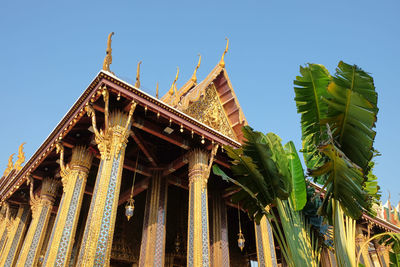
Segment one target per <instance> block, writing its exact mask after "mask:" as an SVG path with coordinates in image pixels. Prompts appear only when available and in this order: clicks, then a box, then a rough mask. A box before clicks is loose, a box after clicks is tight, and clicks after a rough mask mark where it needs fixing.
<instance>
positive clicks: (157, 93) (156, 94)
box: [156, 82, 158, 99]
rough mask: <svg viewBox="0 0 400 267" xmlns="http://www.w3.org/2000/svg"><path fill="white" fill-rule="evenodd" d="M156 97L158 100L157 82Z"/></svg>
mask: <svg viewBox="0 0 400 267" xmlns="http://www.w3.org/2000/svg"><path fill="white" fill-rule="evenodd" d="M156 97H157V99H158V82H157V87H156Z"/></svg>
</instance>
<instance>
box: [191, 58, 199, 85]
mask: <svg viewBox="0 0 400 267" xmlns="http://www.w3.org/2000/svg"><path fill="white" fill-rule="evenodd" d="M200 63H201V55H200V54H199V62H198V63H197V66H196V68H195V69H194V72H193V75H192V81H193V82H194V83H197V77H196V74H197V70H198V69H199V67H200Z"/></svg>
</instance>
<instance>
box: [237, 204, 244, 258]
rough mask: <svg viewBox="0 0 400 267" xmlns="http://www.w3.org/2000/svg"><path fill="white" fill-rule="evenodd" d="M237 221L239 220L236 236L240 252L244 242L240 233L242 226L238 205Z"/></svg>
mask: <svg viewBox="0 0 400 267" xmlns="http://www.w3.org/2000/svg"><path fill="white" fill-rule="evenodd" d="M238 219H239V234H238V240H237V242H238V247H239V248H240V251H243V248H244V243H245V242H246V240H245V239H244V236H243V233H242V225H241V224H240V209H239V204H238Z"/></svg>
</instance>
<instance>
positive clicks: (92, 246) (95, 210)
mask: <svg viewBox="0 0 400 267" xmlns="http://www.w3.org/2000/svg"><path fill="white" fill-rule="evenodd" d="M132 114H133V109H132V108H131V111H130V113H129V115H128V114H125V113H123V112H119V111H116V112H114V113H111V114H110V117H109V122H106V128H105V130H103V131H101V132H98V131H95V134H96V139H95V140H96V142H97V144H98V148H99V151H100V154H101V161H100V165H99V170H98V173H97V178H96V183H95V188H94V192H93V196H92V200H91V203H90V208H89V214H88V217H87V219H86V225H85V232H84V235H83V240H82V244H81V247H80V250H79V256H78V261H77V266H90V267H92V266H109V264H110V256H111V246H112V240H113V235H114V227H115V218H116V216H117V208H118V199H119V191H120V187H121V177H122V170H123V163H124V157H125V148H126V144H127V142H128V137H129V132H130V127H131V117H132ZM106 119H107V118H106ZM107 123H108V126H107ZM93 128H96V127H95V125H94V127H93Z"/></svg>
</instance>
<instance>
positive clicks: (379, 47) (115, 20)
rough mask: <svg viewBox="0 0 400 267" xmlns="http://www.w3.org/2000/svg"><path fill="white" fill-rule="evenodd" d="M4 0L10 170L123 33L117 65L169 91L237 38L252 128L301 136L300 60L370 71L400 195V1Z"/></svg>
mask: <svg viewBox="0 0 400 267" xmlns="http://www.w3.org/2000/svg"><path fill="white" fill-rule="evenodd" d="M87 2H88V1H64V2H62V3H61V2H60V1H25V2H24V3H22V1H3V2H2V4H1V8H0V25H1V42H0V51H1V53H2V56H1V62H0V81H1V94H2V95H1V102H0V103H1V104H0V112H1V114H2V116H1V117H0V120H1V121H0V123H1V133H0V137H1V138H0V147H1V150H0V171H1V173H2V172H3V171H4V169H5V167H6V164H7V160H8V156H9V155H10V154H11V153H14V152H15V153H16V152H17V150H18V146H19V144H20V143H22V142H23V141H25V142H27V144H26V146H25V147H26V149H25V150H26V154H27V157H28V158H29V157H30V156H31V155H32V154H33V152H34V151H36V149H37V148H38V147H39V146H40V144H41V143H42V142H43V141H44V140H45V138H46V137H47V136H48V134H49V133H50V132H51V131H52V129H53V128H54V127H55V126H56V124H57V123H58V122H59V121H60V120H61V118H62V117H63V116H64V114H65V113H66V112H67V111H68V109H69V108H70V107H71V105H72V104H73V103H74V102H75V100H76V99H77V98H78V97H79V96H80V94H81V93H82V91H83V90H84V89H85V88H86V86H87V85H88V84H89V83H90V81H91V80H92V79H93V78H94V77H95V75H96V74H97V73H98V71H99V70H100V69H101V67H102V62H103V58H104V54H105V48H106V38H107V35H108V33H109V32H111V31H114V32H115V36H114V39H113V64H112V65H111V69H112V70H113V71H114V72H115V73H116V74H117V75H118V76H119V77H121V78H122V79H125V80H127V81H130V82H133V81H134V78H135V74H136V64H137V62H138V61H139V60H142V61H143V64H142V75H141V82H142V87H143V88H144V90H146V91H147V92H150V93H152V94H154V92H155V85H156V82H157V81H159V83H160V92H161V93H165V92H166V91H167V90H168V88H169V86H170V84H171V82H172V80H173V79H174V76H175V72H176V67H177V66H179V67H180V70H181V72H180V78H179V81H178V85H182V84H183V83H184V82H185V81H186V80H187V79H189V78H190V76H191V74H192V72H193V69H194V67H195V65H196V63H197V54H199V53H200V54H201V55H202V57H203V60H202V65H201V67H200V69H199V72H198V77H199V79H201V78H204V77H205V75H207V73H208V72H209V71H210V70H211V69H212V68H213V67H214V66H215V65H216V64H217V62H218V61H219V58H220V56H221V53H222V51H223V50H224V47H225V37H229V38H230V49H229V52H228V54H227V56H226V60H225V61H226V68H227V71H228V73H229V76H230V78H231V81H232V84H233V86H234V88H235V91H236V94H237V96H238V98H239V101H240V104H241V106H242V108H243V110H244V113H245V116H246V117H247V120H248V122H249V124H250V125H251V126H253V127H254V128H256V129H258V130H260V131H264V132H269V131H273V132H275V133H277V134H279V135H280V136H281V137H282V138H283V140H284V141H288V140H294V141H295V143H296V144H297V146H298V148H300V143H301V142H300V117H299V115H298V114H297V113H296V107H295V103H294V101H293V98H294V91H293V79H294V78H295V76H296V75H298V73H299V65H302V64H305V63H307V62H313V63H320V64H324V65H325V66H326V67H327V68H328V69H329V70H330V72H331V73H333V72H334V69H335V66H336V65H337V63H338V62H339V61H340V60H344V61H345V62H347V63H352V64H357V65H359V66H360V67H362V68H363V69H364V70H366V71H368V72H370V73H372V75H373V77H374V79H375V85H376V87H377V91H378V94H379V108H380V112H379V115H378V123H377V132H378V134H377V137H376V142H375V147H376V148H377V149H378V150H379V151H380V152H381V153H382V154H383V155H382V157H380V158H379V159H378V160H377V161H378V165H377V166H376V170H375V173H376V175H377V176H378V177H379V183H380V185H381V187H382V189H383V194H384V196H385V197H384V199H385V200H386V196H387V192H388V190H390V191H391V195H392V203H397V201H398V200H399V198H400V195H399V193H400V190H399V188H400V186H399V184H400V179H399V178H400V177H399V172H398V168H397V167H398V164H399V163H398V150H399V148H400V138H399V137H398V136H399V132H400V123H399V122H400V120H399V115H400V111H399V108H400V105H399V99H400V91H399V82H398V80H397V79H398V78H399V77H400V63H399V62H400V34H399V33H400V31H399V29H400V15H399V14H400V13H399V12H400V4H399V3H400V2H399V1H397V0H387V1H320V0H319V1H197V2H193V1H92V2H91V3H87Z"/></svg>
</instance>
